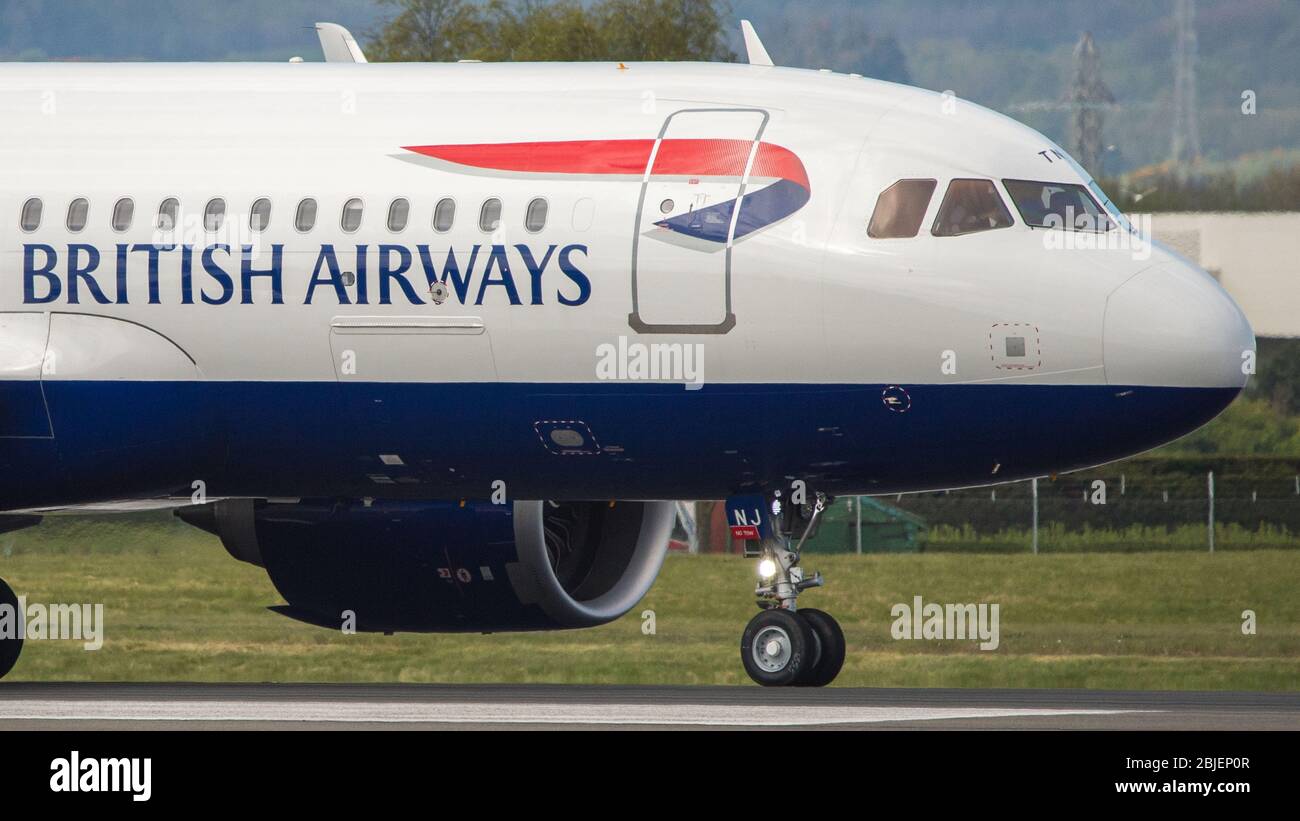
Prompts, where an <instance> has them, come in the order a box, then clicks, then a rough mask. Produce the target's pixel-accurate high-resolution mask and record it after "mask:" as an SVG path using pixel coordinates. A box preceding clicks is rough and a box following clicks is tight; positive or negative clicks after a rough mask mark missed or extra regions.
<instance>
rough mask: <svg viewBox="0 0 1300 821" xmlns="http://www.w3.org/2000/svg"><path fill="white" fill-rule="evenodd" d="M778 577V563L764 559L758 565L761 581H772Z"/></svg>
mask: <svg viewBox="0 0 1300 821" xmlns="http://www.w3.org/2000/svg"><path fill="white" fill-rule="evenodd" d="M775 575H776V562H774V561H772V560H771V559H764V560H763V561H761V562H759V563H758V577H759V578H760V579H770V578H772V577H773V576H775Z"/></svg>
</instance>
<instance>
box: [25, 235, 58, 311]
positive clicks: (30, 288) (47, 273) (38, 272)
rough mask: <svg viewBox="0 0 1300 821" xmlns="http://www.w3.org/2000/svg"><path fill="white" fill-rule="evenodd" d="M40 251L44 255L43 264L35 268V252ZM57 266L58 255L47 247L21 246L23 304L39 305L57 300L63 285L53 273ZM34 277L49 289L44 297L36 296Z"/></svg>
mask: <svg viewBox="0 0 1300 821" xmlns="http://www.w3.org/2000/svg"><path fill="white" fill-rule="evenodd" d="M37 251H40V252H41V253H42V254H45V262H44V264H42V265H41V267H39V268H37V267H36V252H37ZM58 264H59V254H58V252H57V251H55V250H54V249H53V248H51V247H50V246H48V245H24V246H23V302H24V303H26V304H41V303H45V302H53V301H54V300H56V299H58V298H59V294H61V293H62V292H63V283H62V282H61V281H60V280H59V276H58V274H56V273H54V266H56V265H58ZM36 277H41V278H43V279H44V280H45V281H46V282H47V283H49V287H48V289H47V291H46V293H45V296H37V295H36Z"/></svg>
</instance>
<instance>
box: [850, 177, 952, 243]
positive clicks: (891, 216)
mask: <svg viewBox="0 0 1300 821" xmlns="http://www.w3.org/2000/svg"><path fill="white" fill-rule="evenodd" d="M936 184H937V183H936V182H935V181H934V180H899V181H898V182H896V183H894V184H893V185H891V186H889V187H888V188H886V189H885V190H884V191H882V192H881V193H880V198H879V199H877V200H876V210H875V211H873V212H872V213H871V223H870V224H869V225H868V226H867V236H869V237H871V238H872V239H898V238H902V237H914V236H916V235H917V233H918V232H919V231H920V230H921V220H923V219H925V211H926V209H927V208H929V207H930V197H931V196H932V195H933V194H934V187H935V185H936Z"/></svg>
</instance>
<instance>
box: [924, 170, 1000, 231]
mask: <svg viewBox="0 0 1300 821" xmlns="http://www.w3.org/2000/svg"><path fill="white" fill-rule="evenodd" d="M1010 225H1011V212H1010V211H1008V210H1007V206H1006V205H1005V204H1004V203H1003V202H1002V197H1001V196H999V195H998V189H997V188H996V187H995V186H994V185H993V181H992V180H953V181H952V182H950V183H948V191H947V193H945V194H944V195H943V204H942V205H940V206H939V216H938V217H936V218H935V220H934V227H933V228H932V229H930V233H932V234H934V235H935V236H936V237H956V236H961V235H962V234H974V233H976V232H979V231H992V230H993V229H995V228H1006V227H1008V226H1010Z"/></svg>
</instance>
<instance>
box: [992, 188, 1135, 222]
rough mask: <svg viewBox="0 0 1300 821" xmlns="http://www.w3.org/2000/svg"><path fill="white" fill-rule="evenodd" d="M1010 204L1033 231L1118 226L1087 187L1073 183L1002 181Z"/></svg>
mask: <svg viewBox="0 0 1300 821" xmlns="http://www.w3.org/2000/svg"><path fill="white" fill-rule="evenodd" d="M1002 184H1003V185H1005V186H1006V187H1007V193H1008V194H1010V195H1011V201H1012V202H1014V203H1015V204H1016V210H1018V211H1019V212H1020V216H1021V217H1022V218H1023V219H1024V220H1025V224H1026V225H1029V226H1032V227H1034V228H1064V229H1066V230H1069V231H1109V230H1111V229H1112V228H1114V227H1115V223H1114V221H1113V220H1111V218H1110V215H1108V214H1107V213H1106V212H1105V211H1104V210H1103V209H1102V207H1101V206H1100V205H1098V204H1097V201H1096V200H1095V199H1093V197H1092V195H1091V194H1090V193H1088V189H1087V188H1086V187H1085V186H1082V185H1078V184H1076V183H1070V182H1031V181H1029V180H1003V181H1002Z"/></svg>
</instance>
